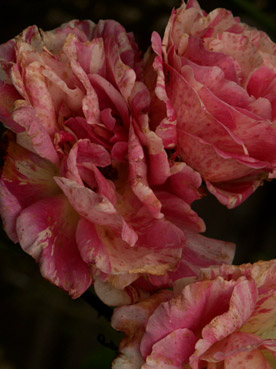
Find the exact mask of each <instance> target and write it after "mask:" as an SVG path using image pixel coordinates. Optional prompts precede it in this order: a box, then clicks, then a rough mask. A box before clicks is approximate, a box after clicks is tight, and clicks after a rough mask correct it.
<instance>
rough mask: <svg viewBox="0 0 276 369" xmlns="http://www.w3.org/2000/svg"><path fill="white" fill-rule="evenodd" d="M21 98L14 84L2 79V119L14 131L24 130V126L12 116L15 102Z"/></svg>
mask: <svg viewBox="0 0 276 369" xmlns="http://www.w3.org/2000/svg"><path fill="white" fill-rule="evenodd" d="M20 98H21V97H20V95H19V94H18V92H17V91H16V89H15V88H14V87H13V86H12V85H10V84H8V83H6V82H3V81H1V80H0V119H1V122H2V123H3V124H4V125H5V126H6V127H7V128H9V129H10V130H12V131H14V132H23V131H24V128H23V127H21V126H20V125H18V124H17V123H16V122H15V121H14V120H13V119H12V118H11V111H12V110H13V108H14V103H15V101H16V100H18V99H20Z"/></svg>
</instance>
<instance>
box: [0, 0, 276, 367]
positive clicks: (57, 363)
mask: <svg viewBox="0 0 276 369" xmlns="http://www.w3.org/2000/svg"><path fill="white" fill-rule="evenodd" d="M2 1H3V0H2ZM179 4H180V1H174V0H147V1H146V0H139V1H137V0H135V1H132V0H128V1H126V0H125V1H123V0H122V1H113V2H110V1H107V0H97V1H92V0H90V1H89V0H60V1H56V0H55V1H54V0H47V1H46V0H43V1H36V0H24V1H22V0H21V1H19V0H9V1H5V2H3V3H2V2H1V4H0V5H1V7H0V12H1V13H0V43H3V42H5V41H7V40H9V39H10V38H12V37H14V36H15V35H16V34H18V33H20V32H21V30H23V29H24V28H26V27H27V26H28V25H32V24H37V25H38V26H39V27H41V28H43V29H44V30H49V29H52V28H55V27H57V26H58V25H60V24H61V23H64V22H66V21H69V20H70V19H73V18H77V19H86V18H89V19H91V20H93V21H94V22H97V21H98V20H99V19H108V18H112V19H115V20H117V21H119V22H120V23H121V24H123V25H124V26H125V28H126V29H127V31H133V32H134V34H135V37H136V40H137V42H138V44H139V46H140V48H141V49H142V50H144V51H145V50H146V48H147V47H148V46H149V44H150V35H151V33H152V31H153V30H157V31H159V32H160V33H161V34H162V32H163V30H164V27H165V24H166V22H167V20H168V17H169V15H170V11H171V9H172V7H174V6H179ZM200 4H201V7H202V8H203V9H205V10H206V11H208V12H209V11H211V10H212V9H214V8H217V7H225V8H227V9H230V10H232V11H233V13H234V14H235V15H238V16H240V17H241V19H242V20H243V21H244V22H247V23H248V24H250V25H253V26H256V27H258V28H260V29H263V30H265V31H267V32H268V33H269V34H270V36H271V37H272V39H274V40H276V26H275V25H274V23H275V24H276V11H275V5H274V1H273V0H271V1H268V0H267V1H265V0H255V1H250V2H246V1H244V0H232V1H230V0H228V1H223V0H222V1H217V0H204V1H203V0H202V1H200ZM275 190H276V183H275V182H270V183H265V185H264V186H263V187H261V188H259V189H258V190H257V191H256V193H255V194H253V195H252V196H251V197H250V198H249V199H248V200H247V201H246V202H245V203H244V204H242V205H241V206H240V207H238V208H236V209H233V210H227V209H225V208H224V207H223V206H222V205H220V204H219V203H218V202H217V201H216V200H215V198H213V197H212V196H211V195H209V196H207V197H205V198H204V199H202V200H200V201H199V202H197V203H196V204H195V206H194V209H195V210H196V211H197V212H198V213H199V214H200V215H201V216H202V217H203V219H204V220H205V222H206V224H207V232H206V235H207V236H209V237H213V238H217V239H223V240H227V241H232V242H235V243H236V244H237V253H236V257H235V263H238V264H240V263H243V262H248V261H251V262H254V261H256V260H259V259H263V260H267V259H271V258H276V249H275V240H276V228H275V224H276V216H275V208H276V196H275ZM99 335H101V340H100V339H99ZM119 339H120V335H119V334H118V333H117V332H115V331H113V330H112V329H111V328H110V327H109V323H108V322H107V321H106V320H105V318H104V317H103V316H99V314H98V312H97V311H95V310H94V309H93V308H92V307H91V306H90V305H89V304H88V303H87V302H86V301H85V300H84V299H83V298H79V299H78V300H71V299H70V298H69V297H68V296H67V295H66V294H65V293H63V292H62V291H60V290H59V289H57V288H55V287H54V286H52V285H51V284H50V283H48V282H46V281H44V280H43V279H42V278H41V276H40V274H39V271H38V266H37V265H36V264H35V262H34V261H33V260H32V259H31V257H29V256H28V255H26V254H25V253H24V252H23V251H22V250H21V249H20V247H19V246H18V245H14V244H12V243H11V242H10V241H9V240H8V239H7V237H6V236H5V234H4V233H3V232H2V233H0V369H94V368H95V369H107V368H109V367H110V363H111V360H112V357H113V356H114V354H115V351H113V350H112V349H110V348H109V347H106V346H110V345H104V344H103V343H101V342H102V341H103V340H105V341H106V343H107V344H108V343H112V342H113V343H115V344H118V342H119ZM99 341H101V342H99ZM110 341H111V342H110Z"/></svg>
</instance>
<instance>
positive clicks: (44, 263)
mask: <svg viewBox="0 0 276 369" xmlns="http://www.w3.org/2000/svg"><path fill="white" fill-rule="evenodd" d="M77 221H78V216H77V214H76V213H75V212H74V211H73V209H72V208H71V206H70V205H69V203H68V201H67V199H66V198H65V197H64V196H63V195H60V196H58V197H52V198H47V199H43V200H40V201H38V202H36V203H34V204H33V205H31V206H29V207H27V208H26V209H24V210H23V211H22V212H21V214H20V215H19V217H18V218H17V224H16V228H17V233H18V238H19V242H20V245H21V247H22V248H23V250H24V251H25V252H27V253H28V254H30V255H32V256H33V258H35V260H36V261H38V262H39V263H40V271H41V274H42V276H43V277H44V278H46V279H48V280H49V281H50V282H52V283H53V284H55V285H56V286H58V287H60V288H62V289H64V290H65V291H67V292H68V293H69V294H70V295H71V296H72V297H73V298H76V297H79V296H80V295H81V294H82V293H83V292H84V291H85V290H86V289H87V288H88V287H89V286H90V284H91V282H92V280H91V277H90V272H89V268H88V266H87V264H86V263H85V262H84V261H83V260H82V259H81V257H80V254H79V252H78V248H77V245H76V241H75V231H76V226H77Z"/></svg>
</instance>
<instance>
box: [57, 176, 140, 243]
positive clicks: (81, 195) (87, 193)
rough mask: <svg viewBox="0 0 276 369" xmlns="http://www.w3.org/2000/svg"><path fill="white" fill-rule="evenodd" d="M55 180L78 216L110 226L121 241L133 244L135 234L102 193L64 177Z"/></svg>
mask: <svg viewBox="0 0 276 369" xmlns="http://www.w3.org/2000/svg"><path fill="white" fill-rule="evenodd" d="M55 181H56V183H57V184H58V186H59V187H60V188H61V189H62V191H63V192H64V194H65V196H67V198H68V200H69V201H70V203H71V205H72V206H73V208H74V209H75V211H76V212H77V213H78V214H79V215H80V216H82V217H84V218H85V219H87V220H89V221H90V222H92V223H95V224H98V225H102V226H107V227H110V228H111V229H112V230H114V231H116V232H118V234H121V237H122V240H123V241H125V242H127V243H128V244H129V245H131V246H133V245H135V243H136V241H137V239H138V236H137V234H136V233H135V231H134V230H133V229H132V228H131V227H130V226H129V225H128V224H127V223H126V222H125V220H124V219H123V217H122V216H121V215H119V214H118V213H117V211H116V209H115V208H114V206H113V205H112V203H111V202H110V201H109V200H108V199H107V198H106V197H105V196H104V195H101V194H97V193H95V192H94V191H92V190H90V189H89V188H86V187H84V186H83V185H80V184H78V183H77V182H75V181H72V180H69V179H67V178H64V177H55Z"/></svg>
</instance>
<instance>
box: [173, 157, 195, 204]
mask: <svg viewBox="0 0 276 369" xmlns="http://www.w3.org/2000/svg"><path fill="white" fill-rule="evenodd" d="M170 170H171V175H170V177H169V179H168V181H167V186H168V188H169V190H170V192H171V193H173V194H175V195H177V196H178V197H180V198H181V199H182V200H184V201H185V202H186V203H188V204H191V203H192V202H194V201H195V200H198V199H200V198H201V196H202V194H201V192H200V191H201V190H200V186H201V183H202V179H201V176H200V174H199V173H198V172H196V171H195V170H193V169H192V168H191V167H189V166H188V165H187V164H186V163H184V162H174V164H173V165H172V166H171V169H170Z"/></svg>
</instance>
